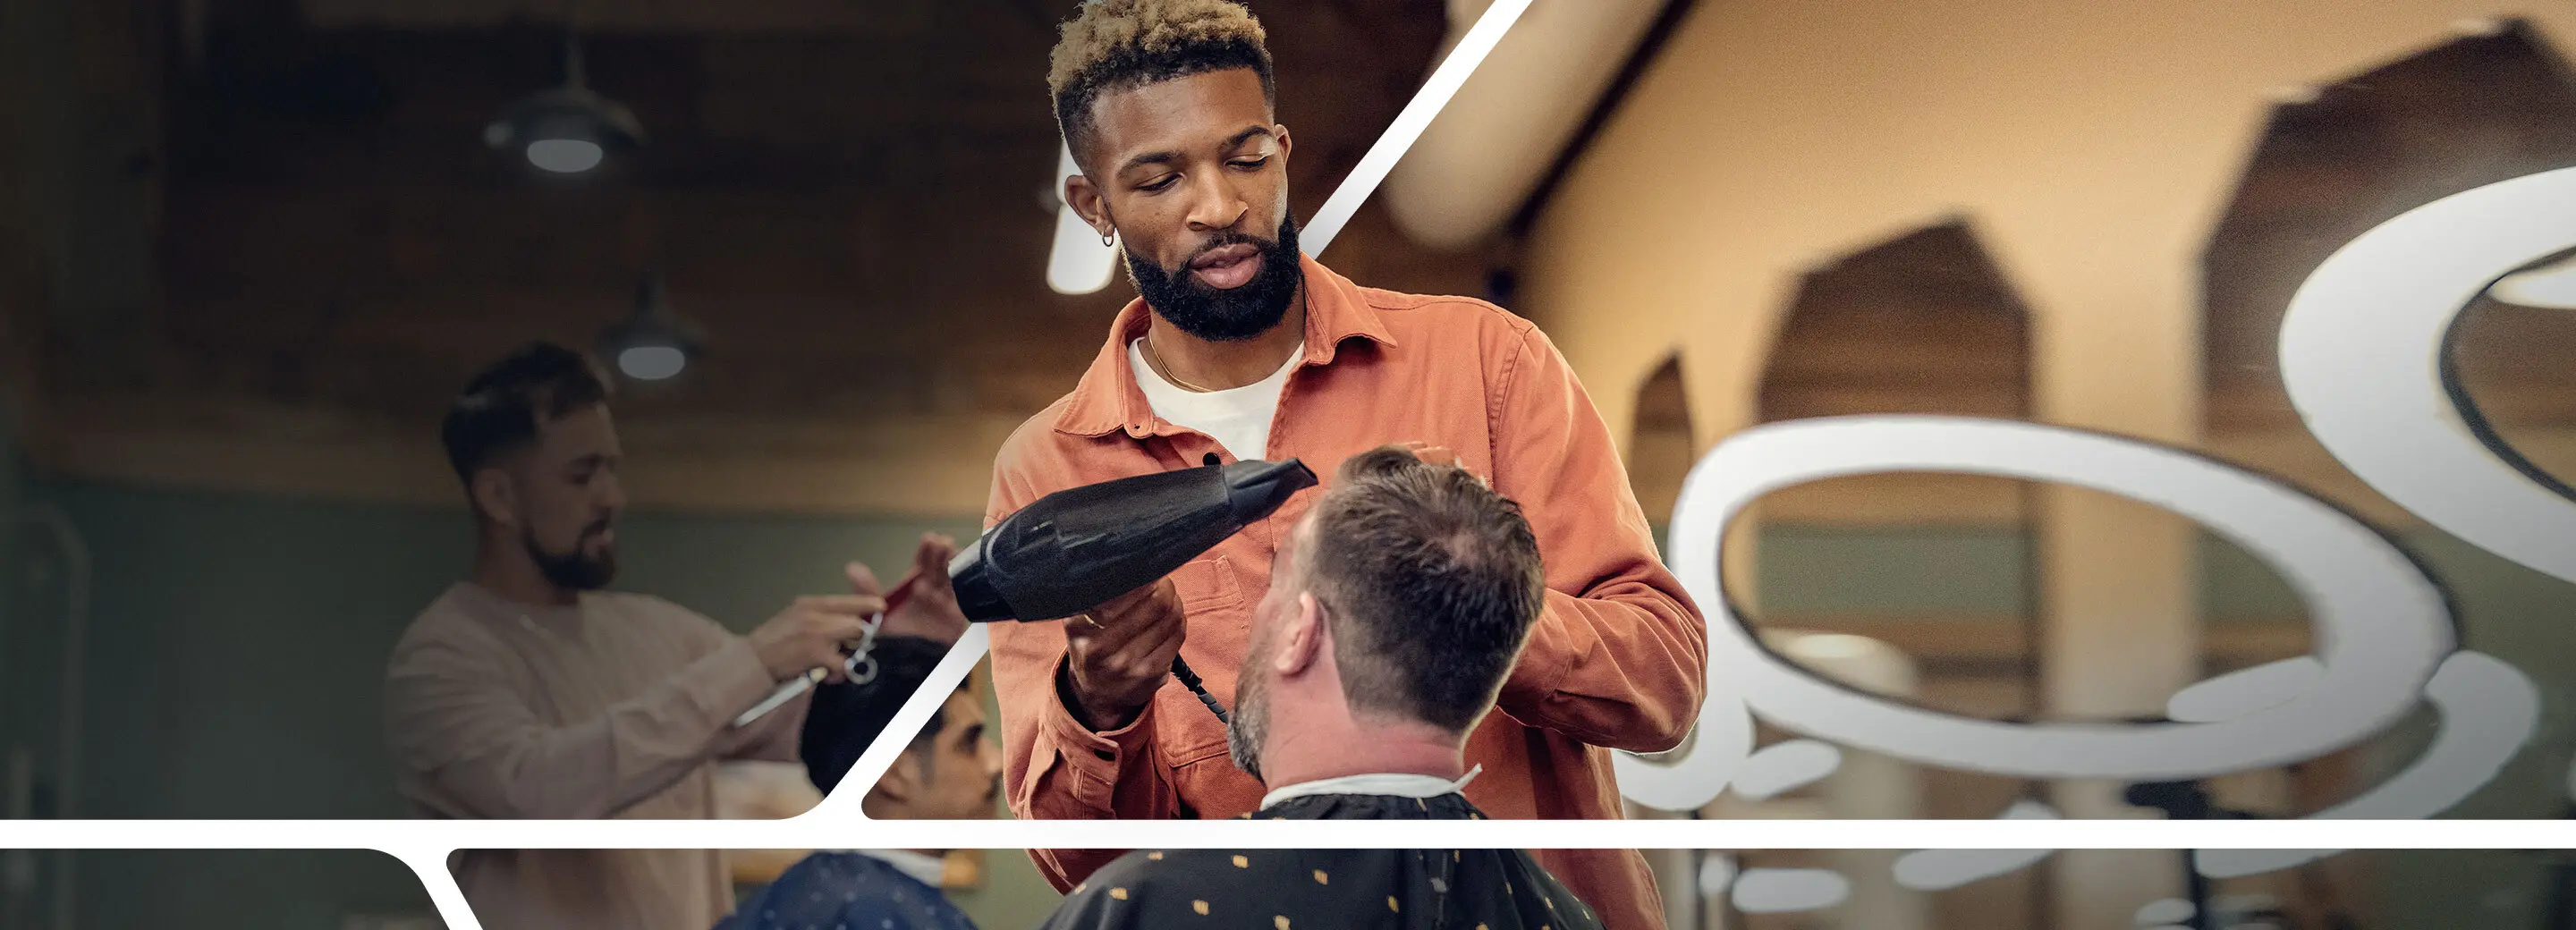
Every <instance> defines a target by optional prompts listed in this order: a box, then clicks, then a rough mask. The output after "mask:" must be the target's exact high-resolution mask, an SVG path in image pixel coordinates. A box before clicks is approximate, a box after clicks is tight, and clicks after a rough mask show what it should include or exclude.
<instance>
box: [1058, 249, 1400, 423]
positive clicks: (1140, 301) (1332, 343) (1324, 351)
mask: <svg viewBox="0 0 2576 930" xmlns="http://www.w3.org/2000/svg"><path fill="white" fill-rule="evenodd" d="M1298 267H1299V269H1300V270H1301V271H1302V272H1303V273H1304V274H1305V280H1306V342H1305V362H1304V364H1307V365H1329V364H1332V362H1333V359H1334V357H1335V356H1336V355H1338V354H1339V353H1340V351H1341V345H1342V341H1343V340H1345V339H1349V338H1352V337H1354V336H1356V337H1359V338H1362V339H1367V340H1369V341H1371V342H1375V343H1377V344H1379V345H1384V346H1393V345H1395V335H1394V334H1392V333H1389V332H1388V331H1387V329H1386V322H1385V321H1384V320H1380V319H1378V314H1377V310H1376V308H1373V307H1371V306H1369V303H1368V298H1367V296H1366V295H1364V294H1362V293H1360V287H1359V285H1356V284H1352V283H1351V281H1350V279H1349V278H1345V277H1342V276H1341V275H1339V274H1336V273H1334V272H1333V270H1332V269H1330V268H1326V267H1324V266H1323V263H1321V262H1317V261H1316V260H1315V259H1314V258H1313V257H1311V256H1306V255H1299V256H1298ZM1152 317H1153V311H1152V310H1151V309H1148V308H1147V307H1146V306H1145V300H1144V298H1141V297H1139V298H1137V299H1135V300H1131V301H1128V302H1127V306H1126V308H1125V309H1122V310H1120V311H1118V319H1117V321H1116V322H1113V323H1111V324H1110V325H1109V341H1108V342H1107V343H1106V344H1104V345H1102V346H1101V347H1100V353H1099V354H1098V355H1096V356H1094V357H1093V358H1092V361H1091V368H1090V369H1089V370H1087V371H1084V372H1083V373H1082V382H1081V383H1080V384H1077V385H1075V386H1074V389H1073V396H1072V397H1071V398H1070V399H1069V400H1068V402H1067V403H1066V404H1065V408H1064V412H1063V413H1061V414H1059V415H1057V416H1056V420H1055V428H1056V431H1057V432H1061V433H1067V434H1070V435H1075V436H1106V435H1109V434H1110V433H1115V432H1119V431H1121V430H1124V431H1126V433H1127V434H1128V435H1130V436H1134V437H1137V438H1140V439H1141V438H1143V437H1146V436H1150V435H1156V434H1159V433H1167V432H1170V431H1172V430H1173V429H1174V427H1173V426H1172V425H1171V424H1169V423H1165V422H1163V421H1162V420H1161V419H1159V418H1157V417H1155V416H1154V408H1153V405H1152V404H1149V403H1147V402H1146V400H1145V391H1144V389H1142V388H1139V387H1137V386H1136V370H1135V368H1134V367H1133V363H1131V362H1129V361H1128V359H1127V344H1128V343H1130V342H1133V341H1135V340H1136V337H1138V336H1142V335H1144V334H1145V327H1146V325H1147V324H1148V323H1150V322H1151V321H1152Z"/></svg>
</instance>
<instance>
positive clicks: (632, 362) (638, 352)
mask: <svg viewBox="0 0 2576 930" xmlns="http://www.w3.org/2000/svg"><path fill="white" fill-rule="evenodd" d="M688 364H689V356H688V354H687V353H685V352H682V351H680V350H679V348H678V347H676V346H633V347H629V348H626V349H623V350H620V351H619V352H618V353H617V370H619V371H622V372H625V373H626V376H627V377H629V378H633V379H635V380H637V381H660V380H662V379H664V378H668V377H671V376H672V375H676V374H679V373H680V369H682V368H686V367H688Z"/></svg>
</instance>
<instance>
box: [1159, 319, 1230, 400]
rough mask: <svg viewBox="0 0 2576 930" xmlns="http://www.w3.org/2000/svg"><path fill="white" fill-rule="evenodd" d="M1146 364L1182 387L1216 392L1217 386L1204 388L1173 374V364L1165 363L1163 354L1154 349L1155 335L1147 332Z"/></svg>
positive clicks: (1164, 377)
mask: <svg viewBox="0 0 2576 930" xmlns="http://www.w3.org/2000/svg"><path fill="white" fill-rule="evenodd" d="M1145 364H1148V365H1151V366H1153V368H1154V373H1155V374H1158V375H1161V376H1163V380H1165V381H1169V382H1171V383H1173V384H1177V385H1180V386H1181V387H1184V388H1187V389H1189V390H1192V391H1196V392H1198V393H1201V394H1213V393H1216V389H1215V388H1203V387H1200V386H1198V385H1195V384H1191V383H1189V382H1187V381H1183V380H1181V377H1180V376H1179V375H1175V374H1173V373H1172V366H1170V365H1165V364H1163V354H1162V353H1160V352H1156V351H1154V335H1153V334H1152V333H1147V334H1145Z"/></svg>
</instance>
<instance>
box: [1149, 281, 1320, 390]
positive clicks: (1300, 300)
mask: <svg viewBox="0 0 2576 930" xmlns="http://www.w3.org/2000/svg"><path fill="white" fill-rule="evenodd" d="M1305 308H1306V295H1305V294H1304V293H1302V292H1301V293H1299V294H1298V295H1297V309H1300V310H1303V309H1305ZM1301 347H1302V344H1301ZM1291 355H1292V356H1293V355H1294V353H1291ZM1145 364H1147V365H1150V366H1152V367H1153V369H1154V373H1155V374H1158V375H1161V376H1163V380H1165V381H1169V382H1171V383H1173V384H1176V385H1179V386H1181V387H1183V388H1187V389H1189V390H1192V391H1196V392H1198V393H1201V394H1214V393H1216V391H1217V389H1216V388H1203V387H1200V386H1198V385H1195V384H1191V383H1189V382H1187V381H1183V380H1181V378H1180V376H1179V375H1175V374H1172V366H1170V365H1165V364H1163V353H1160V352H1156V351H1154V333H1153V331H1152V330H1147V331H1146V332H1145ZM1281 364H1283V365H1284V364H1286V362H1284V361H1283V362H1281Z"/></svg>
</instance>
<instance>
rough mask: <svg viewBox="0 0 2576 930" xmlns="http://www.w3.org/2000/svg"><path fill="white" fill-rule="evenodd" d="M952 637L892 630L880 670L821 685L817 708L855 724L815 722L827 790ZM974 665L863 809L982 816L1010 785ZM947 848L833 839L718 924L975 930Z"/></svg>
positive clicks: (781, 929)
mask: <svg viewBox="0 0 2576 930" xmlns="http://www.w3.org/2000/svg"><path fill="white" fill-rule="evenodd" d="M947 652H948V646H947V645H946V644H943V643H938V642H934V641H931V640H927V639H918V638H910V637H907V638H904V639H898V640H882V641H879V642H878V644H877V647H876V651H875V656H876V660H877V669H878V672H877V676H876V677H875V678H874V679H872V680H870V681H867V682H864V683H860V682H849V683H834V684H826V685H823V686H821V687H819V688H817V689H815V691H814V697H813V712H812V715H811V716H809V717H808V718H807V719H808V720H809V721H815V720H832V719H843V720H846V721H848V722H847V723H846V724H845V725H839V726H829V727H822V726H816V725H812V724H810V723H809V725H808V726H807V727H806V728H805V734H804V740H803V742H802V744H801V745H800V746H799V747H798V751H799V753H800V754H801V755H803V756H804V757H805V775H806V777H808V778H811V779H813V781H814V787H815V789H816V790H819V791H821V792H823V793H824V794H830V793H832V788H833V787H834V786H836V785H839V784H840V783H841V778H842V776H844V775H847V774H849V771H850V766H851V765H853V764H856V763H857V762H858V761H859V754H861V753H864V752H866V751H867V750H868V746H869V744H871V743H874V742H876V736H877V734H878V733H880V732H883V731H884V730H885V727H886V724H887V722H888V721H890V720H892V719H893V717H894V715H895V711H897V710H899V709H901V708H902V706H903V702H904V699H905V698H906V697H908V696H910V695H911V694H912V692H913V689H915V688H917V687H919V686H920V685H921V682H922V680H923V679H926V678H928V677H930V670H931V668H932V667H933V666H936V665H938V664H939V659H940V657H941V656H943V655H946V654H947ZM973 682H974V678H973V677H972V676H969V677H967V678H961V679H959V680H958V682H957V690H956V691H955V692H953V693H951V694H949V695H948V702H947V703H946V704H943V705H941V707H940V710H939V714H938V715H937V716H934V717H931V718H930V722H929V723H927V724H925V725H924V726H923V727H922V729H921V732H920V733H919V734H917V735H915V736H914V737H913V738H912V742H911V743H910V744H909V745H907V746H905V747H904V750H903V754H902V755H901V756H898V757H896V759H895V761H894V765H893V766H892V767H890V768H888V769H886V773H885V777H883V778H879V779H877V783H876V784H875V785H874V786H872V787H870V788H869V789H868V793H867V796H866V797H865V798H862V799H861V800H860V805H861V809H863V810H865V811H867V815H868V816H869V817H871V818H874V819H877V820H974V819H982V818H986V817H991V816H993V814H994V809H995V807H996V806H997V804H996V802H998V801H999V800H1000V799H1001V793H1002V748H1001V746H1000V745H999V744H997V743H995V742H993V739H992V737H991V736H989V735H987V733H986V729H987V728H986V720H985V719H984V704H983V702H982V701H980V700H978V699H977V698H976V695H975V691H974V689H973V688H972V687H971V685H972V683H973ZM946 854H947V851H946V850H928V849H861V850H823V851H819V852H816V853H814V854H813V855H810V856H807V857H805V858H804V860H803V861H800V862H798V863H796V864H795V865H794V866H791V867H789V868H788V870H787V871H786V872H785V873H784V874H781V875H780V876H779V877H778V880H777V881H776V882H773V883H771V884H770V885H769V887H767V888H765V889H762V890H761V892H760V893H759V894H758V895H755V896H753V897H752V898H751V899H749V900H746V901H744V902H743V903H742V906H741V907H740V908H738V909H736V910H735V911H734V914H733V916H732V917H730V918H727V919H726V920H725V921H724V922H723V923H720V924H717V925H716V926H717V928H718V930H801V928H805V927H818V928H819V927H846V928H857V930H974V928H975V922H974V921H972V920H968V919H967V917H966V914H965V912H963V911H960V910H958V909H957V906H956V905H954V904H950V903H949V902H948V897H947V895H946V894H944V893H942V892H941V891H940V890H939V889H940V879H941V876H942V872H943V870H944V868H945V863H944V862H943V859H942V857H943V856H945V855H946Z"/></svg>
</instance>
